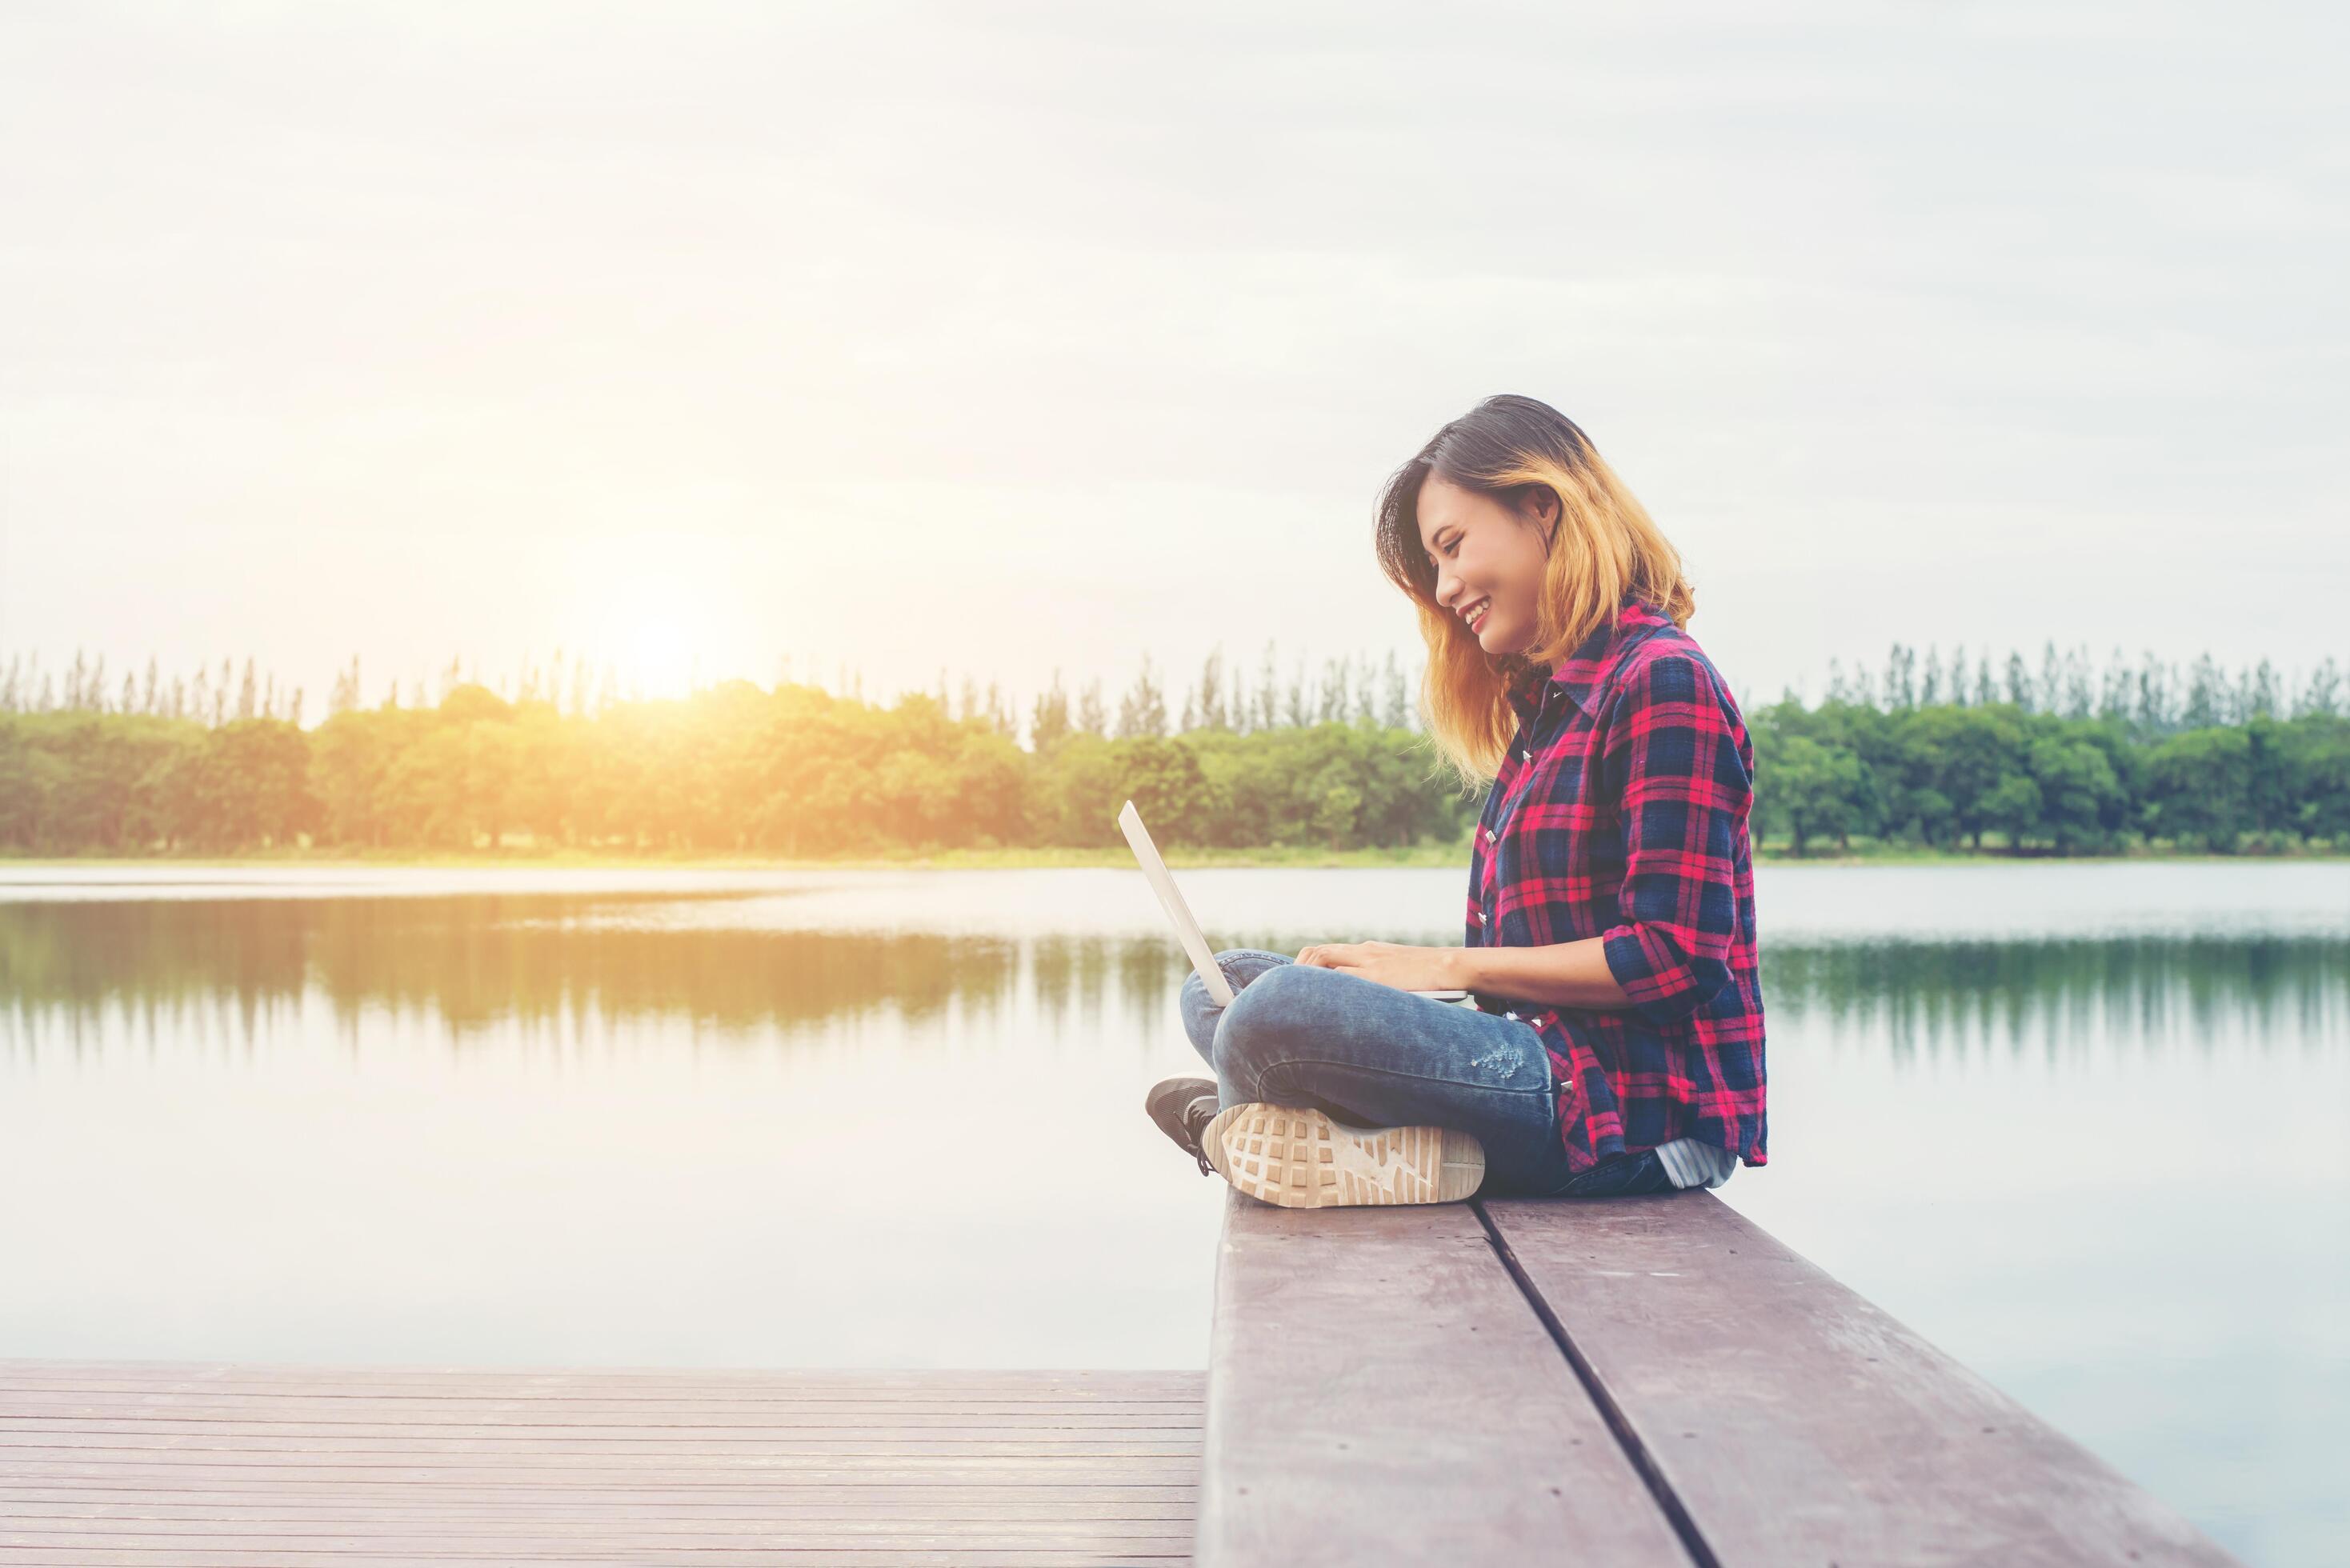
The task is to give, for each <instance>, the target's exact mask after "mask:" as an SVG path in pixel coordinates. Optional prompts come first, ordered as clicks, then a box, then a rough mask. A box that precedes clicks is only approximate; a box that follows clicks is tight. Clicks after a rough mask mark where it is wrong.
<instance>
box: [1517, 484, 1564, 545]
mask: <svg viewBox="0 0 2350 1568" xmlns="http://www.w3.org/2000/svg"><path fill="white" fill-rule="evenodd" d="M1519 504H1520V506H1521V507H1523V509H1524V512H1525V514H1526V521H1528V522H1529V523H1532V524H1534V526H1535V527H1537V528H1539V529H1541V530H1542V536H1543V543H1544V545H1548V544H1549V543H1550V539H1551V535H1552V534H1553V533H1555V531H1556V530H1557V528H1558V514H1559V502H1558V492H1556V491H1555V490H1553V489H1552V488H1551V487H1550V486H1549V485H1547V484H1537V485H1535V486H1534V487H1533V488H1532V489H1531V490H1530V491H1528V492H1527V493H1526V496H1525V498H1524V499H1523V501H1521V502H1520V503H1519Z"/></svg>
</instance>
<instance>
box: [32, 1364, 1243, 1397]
mask: <svg viewBox="0 0 2350 1568" xmlns="http://www.w3.org/2000/svg"><path fill="white" fill-rule="evenodd" d="M1205 1381H1206V1379H1205V1375H1204V1374H1202V1373H1200V1372H1197V1371H1181V1370H1176V1371H1165V1370H1145V1371H1136V1372H1128V1371H1118V1370H1112V1371H1098V1370H1091V1369H1085V1368H1073V1369H1069V1370H1055V1369H1052V1368H1046V1369H1043V1370H1035V1369H1026V1368H1020V1369H1007V1370H1003V1371H995V1370H990V1369H971V1368H942V1369H939V1370H929V1369H920V1370H910V1371H890V1370H881V1371H849V1370H843V1371H831V1370H823V1369H817V1370H806V1369H801V1368H796V1367H785V1368H774V1369H768V1368H733V1367H679V1368H668V1369H664V1368H644V1367H617V1368H613V1369H610V1370H605V1369H602V1368H588V1369H582V1368H577V1367H561V1368H536V1367H504V1366H487V1367H466V1366H359V1367H352V1366H304V1365H293V1364H286V1365H276V1364H270V1363H260V1362H255V1363H244V1362H212V1361H28V1360H10V1359H0V1387H19V1386H42V1387H58V1386H65V1387H73V1386H83V1385H89V1386H100V1385H109V1384H110V1385H114V1386H120V1387H126V1388H131V1389H176V1388H192V1387H198V1386H213V1387H255V1388H271V1387H281V1388H291V1389H297V1390H300V1391H304V1392H309V1393H321V1392H328V1391H331V1390H336V1389H341V1388H349V1387H370V1388H380V1389H383V1390H386V1391H389V1392H395V1393H397V1392H401V1391H414V1390H420V1389H422V1390H431V1389H434V1388H449V1389H452V1390H457V1391H462V1392H469V1393H480V1392H484V1391H494V1392H497V1393H499V1394H502V1395H504V1394H518V1393H523V1392H527V1391H538V1392H545V1393H556V1394H563V1393H586V1394H589V1395H592V1396H594V1397H598V1398H612V1397H623V1396H626V1395H628V1394H630V1393H650V1394H652V1395H656V1396H662V1397H666V1396H668V1395H671V1394H690V1395H692V1396H693V1397H697V1398H699V1397H715V1396H723V1395H727V1394H743V1395H748V1396H750V1397H755V1398H763V1399H764V1398H775V1397H777V1396H778V1395H790V1396H794V1397H802V1396H805V1397H821V1396H824V1395H827V1394H832V1395H839V1394H847V1395H850V1396H852V1397H884V1396H889V1395H904V1396H909V1397H915V1398H920V1399H933V1400H935V1399H938V1398H941V1397H944V1396H946V1395H948V1394H954V1393H962V1392H971V1393H977V1394H983V1395H985V1396H987V1397H993V1398H1024V1397H1053V1398H1071V1399H1075V1398H1092V1397H1099V1398H1111V1399H1137V1398H1144V1397H1154V1398H1156V1397H1164V1398H1189V1399H1198V1398H1199V1397H1201V1392H1202V1389H1203V1386H1204V1384H1205Z"/></svg>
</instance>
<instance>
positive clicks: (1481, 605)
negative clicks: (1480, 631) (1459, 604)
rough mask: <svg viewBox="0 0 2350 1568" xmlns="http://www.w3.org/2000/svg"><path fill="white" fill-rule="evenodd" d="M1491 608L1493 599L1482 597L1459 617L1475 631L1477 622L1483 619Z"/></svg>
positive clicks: (1489, 612) (1490, 612) (1490, 611)
mask: <svg viewBox="0 0 2350 1568" xmlns="http://www.w3.org/2000/svg"><path fill="white" fill-rule="evenodd" d="M1492 609H1493V601H1492V599H1491V598H1482V599H1479V600H1478V601H1477V602H1476V603H1475V604H1473V605H1471V606H1470V607H1469V608H1468V609H1467V610H1466V611H1464V612H1463V613H1462V615H1461V619H1462V620H1463V621H1465V622H1466V623H1467V624H1468V627H1469V629H1470V630H1471V631H1475V630H1476V629H1477V623H1478V622H1480V621H1482V620H1483V619H1484V618H1486V617H1487V616H1488V615H1490V614H1492Z"/></svg>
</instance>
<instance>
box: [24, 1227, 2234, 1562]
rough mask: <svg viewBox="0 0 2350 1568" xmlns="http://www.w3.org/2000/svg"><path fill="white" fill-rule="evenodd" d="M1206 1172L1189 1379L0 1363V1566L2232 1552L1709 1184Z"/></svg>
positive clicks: (1923, 1558) (1884, 1557)
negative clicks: (1365, 1198) (1525, 1194)
mask: <svg viewBox="0 0 2350 1568" xmlns="http://www.w3.org/2000/svg"><path fill="white" fill-rule="evenodd" d="M1229 1204H1230V1207H1229V1208H1228V1210H1227V1211H1226V1215H1225V1222H1224V1233H1223V1240H1222V1249H1221V1251H1220V1253H1219V1258H1218V1266H1217V1278H1216V1292H1215V1324H1214V1334H1213V1344H1212V1348H1211V1355H1210V1366H1209V1369H1208V1372H1207V1373H1206V1375H1205V1376H1204V1378H1203V1377H1202V1376H1201V1375H1200V1374H1197V1373H1184V1372H1146V1373H1127V1372H1027V1373H1021V1372H1012V1373H998V1372H969V1373H928V1372H904V1373H854V1372H841V1373H795V1372H660V1371H648V1372H586V1371H566V1372H515V1371H504V1372H501V1371H459V1370H434V1369H422V1368H417V1369H390V1370H387V1369H380V1368H379V1369H343V1370H335V1369H307V1368H288V1367H271V1366H186V1365H151V1364H150V1365H130V1364H88V1365H80V1364H68V1363H59V1362H28V1361H17V1362H0V1564H9V1565H14V1564H18V1563H23V1564H33V1563H38V1564H42V1565H43V1568H48V1565H52V1564H54V1565H57V1568H76V1565H81V1564H97V1563H109V1564H136V1565H139V1568H174V1565H177V1564H193V1565H205V1564H232V1563H233V1564H238V1565H240V1568H245V1565H250V1568H280V1565H294V1564H311V1563H424V1564H429V1565H432V1568H444V1565H447V1564H455V1563H482V1564H488V1563H631V1564H647V1563H697V1564H702V1565H705V1568H708V1565H721V1568H734V1565H737V1564H741V1565H748V1564H753V1563H782V1564H792V1565H796V1568H815V1565H817V1564H836V1563H837V1564H855V1565H857V1568H882V1565H886V1564H898V1563H910V1564H918V1563H961V1564H982V1563H986V1564H999V1565H1005V1568H1012V1565H1018V1568H1027V1565H1031V1564H1034V1565H1038V1568H1049V1565H1053V1564H1064V1563H1066V1564H1076V1563H1087V1564H1112V1563H1174V1562H1180V1561H1185V1560H1189V1559H1191V1557H1192V1556H1193V1553H1194V1551H1195V1549H1196V1552H1197V1557H1198V1560H1199V1561H1200V1562H1201V1563H1203V1564H1208V1565H1211V1568H1234V1565H1256V1564H1263V1565H1265V1568H1298V1565H1299V1564H1307V1563H1345V1564H1347V1568H1364V1565H1366V1564H1385V1563H1395V1564H1418V1563H1441V1564H1454V1563H1459V1564H1476V1563H1538V1562H1571V1563H1590V1564H1595V1565H1605V1568H1646V1565H1651V1564H1653V1565H1661V1568H1757V1565H1765V1568H1778V1565H1785V1568H1835V1565H1838V1564H1841V1565H1843V1568H1894V1565H1899V1564H1917V1565H1920V1568H1926V1565H1941V1564H1950V1565H1957V1564H1969V1565H1974V1564H1997V1565H1999V1568H2029V1565H2033V1564H2051V1565H2054V1564H2071V1563H2114V1564H2142V1565H2145V1568H2155V1565H2158V1564H2168V1565H2173V1568H2186V1565H2194V1568H2216V1565H2220V1564H2226V1563H2230V1561H2231V1560H2230V1558H2229V1557H2228V1556H2227V1554H2226V1553H2224V1552H2221V1551H2220V1549H2219V1548H2218V1547H2217V1546H2215V1545H2214V1544H2212V1542H2210V1541H2208V1540H2206V1539H2205V1538H2204V1537H2203V1536H2201V1535H2200V1534H2199V1533H2197V1532H2196V1531H2195V1530H2194V1529H2193V1528H2192V1527H2191V1526H2189V1524H2187V1523H2186V1522H2185V1521H2183V1520H2181V1519H2180V1518H2179V1517H2178V1515H2177V1514H2175V1513H2173V1512H2172V1511H2170V1510H2169V1509H2168V1508H2166V1507H2165V1506H2164V1505H2162V1504H2161V1503H2160V1502H2158V1501H2156V1500H2155V1499H2153V1498H2151V1497H2149V1496H2148V1495H2147V1494H2146V1493H2145V1492H2143V1491H2141V1490H2138V1489H2137V1487H2135V1486H2133V1485H2132V1484H2131V1483H2130V1482H2128V1481H2127V1480H2124V1479H2123V1478H2122V1477H2121V1476H2119V1475H2118V1474H2116V1473H2115V1472H2114V1471H2113V1470H2112V1469H2109V1468H2108V1467H2106V1465H2105V1464H2104V1463H2103V1462H2102V1461H2100V1460H2098V1459H2095V1457H2093V1456H2092V1455H2090V1454H2089V1453H2087V1452H2086V1451H2085V1450H2084V1449H2081V1448H2080V1447H2079V1446H2078V1445H2077V1444H2074V1442H2072V1441H2071V1440H2070V1439H2068V1438H2064V1436H2062V1435H2061V1434H2059V1433H2057V1432H2056V1431H2054V1429H2052V1428H2050V1427H2048V1426H2047V1425H2046V1424H2045V1423H2044V1422H2042V1421H2041V1420H2039V1419H2038V1418H2037V1417H2033V1416H2032V1415H2031V1414H2030V1413H2028V1412H2027V1411H2025V1410H2024V1409H2023V1408H2022V1407H2020V1406H2018V1405H2017V1404H2016V1403H2015V1402H2014V1401H2013V1400H2012V1399H2010V1398H2008V1397H2006V1396H2004V1395H2002V1394H2001V1393H1999V1392H1998V1391H1997V1390H1995V1389H1993V1388H1992V1387H1991V1386H1989V1385H1988V1384H1986V1383H1984V1382H1983V1381H1982V1380H1981V1378H1979V1377H1976V1376H1973V1375H1972V1374H1971V1373H1969V1372H1967V1371H1966V1370H1965V1369H1964V1368H1962V1367H1960V1366H1958V1365H1957V1364H1956V1363H1955V1362H1953V1361H1951V1360H1950V1357H1948V1356H1946V1355H1943V1354H1942V1353H1941V1352H1939V1351H1938V1350H1936V1349H1935V1348H1934V1347H1933V1346H1932V1345H1928V1344H1927V1343H1926V1342H1925V1341H1924V1340H1922V1339H1920V1338H1918V1336H1917V1335H1916V1334H1912V1333H1910V1332H1909V1331H1908V1329H1906V1328H1904V1327H1902V1325H1901V1324H1898V1323H1897V1322H1895V1321H1894V1320H1893V1319H1892V1318H1890V1317H1888V1316H1887V1315H1886V1314H1884V1313H1883V1312H1881V1311H1879V1310H1878V1309H1877V1308H1876V1307H1875V1306H1872V1305H1871V1304H1870V1303H1867V1302H1866V1301H1864V1300H1862V1299H1861V1298H1860V1297H1858V1296H1856V1295H1855V1294H1854V1293H1851V1292H1850V1291H1847V1290H1846V1289H1845V1288H1844V1287H1843V1286H1841V1285H1839V1284H1837V1283H1836V1282H1835V1281H1834V1280H1832V1279H1830V1278H1829V1277H1828V1276H1827V1275H1826V1274H1825V1273H1823V1272H1821V1271H1820V1270H1818V1269H1817V1268H1814V1266H1813V1265H1812V1264H1810V1263H1808V1262H1805V1261H1804V1259H1802V1258H1801V1257H1798V1256H1797V1255H1796V1254H1794V1252H1792V1251H1788V1250H1787V1249H1786V1248H1784V1247H1783V1246H1781V1245H1780V1244H1779V1243H1778V1242H1776V1241H1773V1239H1772V1238H1771V1237H1770V1236H1768V1235H1767V1234H1765V1233H1764V1232H1763V1231H1760V1230H1758V1229H1757V1228H1755V1227H1754V1226H1753V1225H1752V1224H1749V1223H1748V1222H1747V1221H1745V1220H1742V1219H1741V1218H1740V1217H1739V1216H1738V1214H1737V1213H1736V1212H1735V1211H1734V1210H1731V1209H1729V1208H1728V1207H1726V1206H1724V1205H1723V1204H1721V1202H1720V1201H1718V1200H1717V1199H1715V1198H1714V1197H1713V1196H1712V1195H1711V1193H1708V1192H1703V1191H1695V1192H1684V1193H1678V1194H1672V1195H1669V1196H1659V1197H1654V1198H1637V1199H1609V1200H1606V1201H1600V1202H1588V1203H1576V1202H1564V1201H1551V1202H1530V1201H1494V1202H1485V1201H1477V1202H1471V1203H1456V1204H1446V1205H1440V1206H1431V1207H1425V1208H1404V1209H1335V1210H1323V1211H1311V1210H1308V1211H1295V1210H1283V1209H1274V1208H1270V1207H1267V1206H1265V1205H1263V1204H1260V1203H1257V1202H1254V1201H1253V1200H1251V1199H1244V1198H1242V1197H1240V1196H1239V1195H1237V1194H1232V1195H1231V1196H1230V1198H1229ZM1203 1419H1204V1426H1203Z"/></svg>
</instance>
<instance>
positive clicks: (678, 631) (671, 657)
mask: <svg viewBox="0 0 2350 1568" xmlns="http://www.w3.org/2000/svg"><path fill="white" fill-rule="evenodd" d="M693 673H694V672H693V646H692V643H691V641H690V640H689V639H688V638H687V637H686V634H685V628H683V627H681V626H680V625H679V624H678V623H677V622H676V621H673V620H666V619H664V620H649V621H644V622H642V623H640V624H639V626H638V627H637V628H636V630H635V631H634V632H632V633H631V634H630V635H629V664H628V668H627V670H625V671H623V674H624V676H625V677H626V678H627V680H629V683H630V684H632V685H634V686H635V687H637V688H638V689H639V690H641V691H643V692H644V694H645V695H646V696H648V697H683V696H685V695H686V694H687V693H688V691H690V690H691V686H692V683H693Z"/></svg>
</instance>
